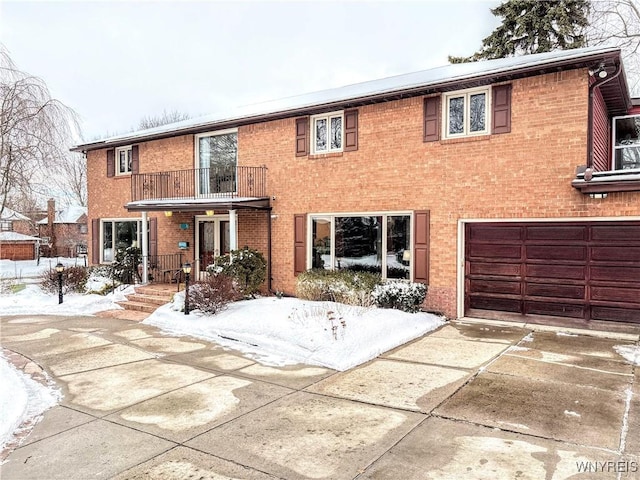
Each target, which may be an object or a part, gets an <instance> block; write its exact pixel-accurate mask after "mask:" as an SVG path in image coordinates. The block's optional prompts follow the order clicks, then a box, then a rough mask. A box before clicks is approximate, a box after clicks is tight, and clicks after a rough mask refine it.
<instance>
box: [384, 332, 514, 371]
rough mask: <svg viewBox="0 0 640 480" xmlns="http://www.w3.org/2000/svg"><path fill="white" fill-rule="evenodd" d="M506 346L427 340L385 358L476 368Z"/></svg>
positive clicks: (427, 337) (449, 340)
mask: <svg viewBox="0 0 640 480" xmlns="http://www.w3.org/2000/svg"><path fill="white" fill-rule="evenodd" d="M508 347H509V345H506V344H502V343H488V342H476V341H469V340H456V339H451V338H437V337H435V338H434V337H432V336H426V337H423V338H421V339H420V340H418V341H415V342H413V343H410V344H409V345H407V346H404V347H400V348H398V349H396V350H394V351H393V352H392V353H390V354H388V355H383V356H384V357H386V358H391V359H397V360H406V361H409V362H418V363H427V364H432V365H441V366H447V367H459V368H469V369H471V368H477V367H480V366H481V365H483V364H485V363H487V362H489V361H491V360H492V359H493V358H494V357H496V356H498V355H500V353H502V352H503V351H504V350H506V349H507V348H508Z"/></svg>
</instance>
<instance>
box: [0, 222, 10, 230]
mask: <svg viewBox="0 0 640 480" xmlns="http://www.w3.org/2000/svg"><path fill="white" fill-rule="evenodd" d="M12 230H13V222H12V221H11V220H1V221H0V231H2V232H10V231H12Z"/></svg>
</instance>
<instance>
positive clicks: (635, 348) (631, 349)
mask: <svg viewBox="0 0 640 480" xmlns="http://www.w3.org/2000/svg"><path fill="white" fill-rule="evenodd" d="M613 348H614V349H615V351H616V352H618V353H619V354H620V355H622V356H623V357H624V359H625V360H626V361H628V362H629V363H631V364H632V365H637V366H638V367H640V345H616V346H615V347H613Z"/></svg>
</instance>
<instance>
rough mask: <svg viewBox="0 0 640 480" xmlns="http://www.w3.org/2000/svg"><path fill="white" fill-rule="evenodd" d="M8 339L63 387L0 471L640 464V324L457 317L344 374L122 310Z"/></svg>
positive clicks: (11, 329)
mask: <svg viewBox="0 0 640 480" xmlns="http://www.w3.org/2000/svg"><path fill="white" fill-rule="evenodd" d="M1 341H2V345H3V347H4V348H5V349H6V350H8V351H11V352H15V353H14V354H13V357H12V358H13V359H14V361H16V363H20V364H22V365H23V366H25V367H26V366H29V368H31V369H33V366H34V363H35V364H37V365H40V366H42V367H43V368H44V369H45V370H46V371H47V372H48V373H49V374H50V375H51V376H52V377H53V378H54V380H55V381H56V383H57V384H58V385H59V386H60V388H61V389H62V390H63V393H64V399H63V400H62V402H61V404H60V405H58V406H57V407H54V408H53V409H51V410H49V411H47V412H46V414H45V416H44V419H43V420H42V421H41V422H40V423H39V424H37V425H36V427H35V428H34V429H33V431H32V433H31V434H30V435H29V436H27V437H26V438H25V439H24V441H23V443H22V444H21V445H20V446H19V447H18V448H16V449H15V450H14V451H12V452H11V453H9V454H8V457H7V458H6V461H5V463H4V464H3V465H2V466H0V476H1V477H2V479H3V480H10V479H54V478H63V479H88V478H92V479H102V478H117V479H156V478H157V479H187V478H194V479H221V478H232V479H267V478H285V479H296V478H314V479H323V478H326V479H352V478H362V479H396V478H397V479H403V480H404V479H414V478H415V479H464V478H470V479H492V480H495V479H514V478H517V479H534V480H539V479H553V480H557V479H564V478H579V479H582V478H597V479H607V478H611V479H616V478H624V479H626V478H636V479H638V478H640V367H633V366H632V365H631V364H629V363H628V362H625V360H624V359H623V358H622V357H621V356H620V355H618V354H617V353H616V352H615V350H614V348H613V347H614V346H616V345H637V344H638V336H637V335H636V336H635V337H627V338H626V339H606V338H596V337H591V336H580V335H566V334H562V335H560V334H557V333H556V332H553V331H551V332H544V331H542V332H540V331H536V332H532V331H531V330H528V329H521V328H514V327H509V326H488V325H479V324H465V323H453V324H449V325H447V326H445V327H443V328H441V329H440V330H438V331H436V332H434V333H432V334H431V335H428V336H426V337H423V338H421V339H419V340H417V341H414V342H412V343H410V344H407V345H404V346H402V347H399V348H397V349H396V350H394V351H392V352H388V353H387V354H385V355H383V356H381V357H379V358H377V359H375V360H373V361H371V362H369V363H367V364H365V365H362V366H361V367H358V368H355V369H352V370H350V371H348V372H343V373H338V372H334V371H331V370H328V369H325V368H319V367H310V366H297V367H289V368H272V367H266V366H263V365H260V364H259V363H256V362H254V361H253V360H251V359H248V358H246V357H244V356H242V355H240V354H237V353H235V352H233V351H229V350H224V349H222V348H220V347H217V346H215V345H212V344H209V343H207V342H205V341H199V340H197V339H191V338H174V337H170V336H165V335H163V334H162V333H161V332H160V331H159V330H158V329H156V328H154V327H150V326H147V325H143V324H139V323H137V322H133V321H127V320H123V319H117V318H97V317H42V316H40V317H35V316H33V317H31V316H25V317H6V318H3V319H2V329H1ZM16 354H20V355H22V356H23V357H17V356H16ZM21 359H22V360H21ZM30 361H32V362H31V363H30ZM7 453H8V452H4V454H3V456H5V457H6V454H7ZM603 462H605V463H603ZM584 469H588V470H590V471H591V473H587V474H584V473H582V474H581V473H580V471H581V470H584Z"/></svg>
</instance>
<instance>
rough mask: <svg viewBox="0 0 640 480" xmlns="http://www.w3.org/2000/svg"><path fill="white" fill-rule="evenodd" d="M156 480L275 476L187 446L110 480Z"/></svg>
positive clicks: (269, 478)
mask: <svg viewBox="0 0 640 480" xmlns="http://www.w3.org/2000/svg"><path fill="white" fill-rule="evenodd" d="M157 479H162V480H184V479H198V480H240V479H243V480H275V479H276V477H273V476H271V475H267V474H266V473H262V472H260V471H258V470H254V469H253V468H249V467H245V466H244V465H238V464H236V463H233V462H228V461H226V460H222V459H221V458H217V457H213V456H211V455H207V454H206V453H202V452H198V451H196V450H193V449H191V448H186V447H176V448H174V449H172V450H170V451H168V452H167V453H163V454H162V455H159V456H158V457H156V458H154V459H152V460H149V461H148V462H145V463H143V464H142V465H138V466H136V467H134V468H131V469H129V470H126V471H124V472H122V473H121V474H120V475H117V476H115V477H113V480H157Z"/></svg>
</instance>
